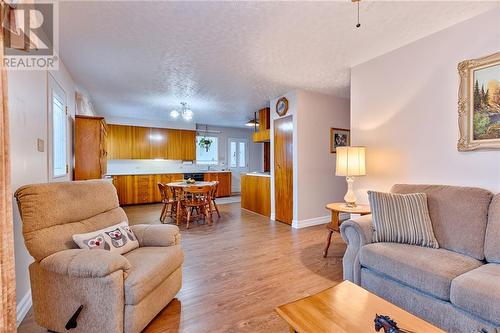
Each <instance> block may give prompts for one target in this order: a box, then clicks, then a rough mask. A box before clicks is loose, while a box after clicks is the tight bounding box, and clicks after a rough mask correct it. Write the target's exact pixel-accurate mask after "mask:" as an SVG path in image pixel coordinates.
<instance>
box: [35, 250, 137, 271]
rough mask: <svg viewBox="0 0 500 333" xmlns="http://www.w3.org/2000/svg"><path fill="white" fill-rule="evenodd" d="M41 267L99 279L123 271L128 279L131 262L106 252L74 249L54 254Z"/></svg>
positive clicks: (41, 263)
mask: <svg viewBox="0 0 500 333" xmlns="http://www.w3.org/2000/svg"><path fill="white" fill-rule="evenodd" d="M40 266H41V267H42V268H43V269H45V270H48V271H50V272H53V273H57V274H63V275H68V276H71V277H79V278H99V277H104V276H107V275H109V274H111V273H114V272H116V271H118V270H122V271H123V274H124V276H125V277H126V276H127V274H128V271H129V270H130V268H131V265H130V263H129V261H128V260H127V259H126V258H125V257H124V256H122V255H120V254H118V253H113V252H110V251H106V250H85V249H72V250H64V251H60V252H57V253H54V254H52V255H50V256H48V257H46V258H44V259H43V260H42V261H40Z"/></svg>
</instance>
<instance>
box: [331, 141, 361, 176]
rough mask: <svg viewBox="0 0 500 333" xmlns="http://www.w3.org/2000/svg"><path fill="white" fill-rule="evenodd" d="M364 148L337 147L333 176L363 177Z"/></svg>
mask: <svg viewBox="0 0 500 333" xmlns="http://www.w3.org/2000/svg"><path fill="white" fill-rule="evenodd" d="M365 151H366V148H365V147H337V163H336V168H335V175H337V176H346V177H351V176H364V175H366V166H365Z"/></svg>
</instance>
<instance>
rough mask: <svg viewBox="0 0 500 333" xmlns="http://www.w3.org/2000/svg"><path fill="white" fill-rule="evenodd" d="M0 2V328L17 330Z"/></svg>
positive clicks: (6, 7) (6, 102)
mask: <svg viewBox="0 0 500 333" xmlns="http://www.w3.org/2000/svg"><path fill="white" fill-rule="evenodd" d="M0 4H1V17H0V18H1V19H2V22H1V23H2V25H1V27H2V28H1V31H0V66H1V69H0V108H1V112H0V332H15V331H16V280H15V271H14V241H13V229H12V228H13V226H12V192H11V188H10V158H9V112H8V111H9V110H8V99H7V72H6V70H5V68H4V66H3V56H4V53H3V51H4V47H3V45H4V35H3V26H4V23H5V22H3V19H4V18H5V17H8V15H5V14H7V11H8V5H6V4H5V3H4V1H0Z"/></svg>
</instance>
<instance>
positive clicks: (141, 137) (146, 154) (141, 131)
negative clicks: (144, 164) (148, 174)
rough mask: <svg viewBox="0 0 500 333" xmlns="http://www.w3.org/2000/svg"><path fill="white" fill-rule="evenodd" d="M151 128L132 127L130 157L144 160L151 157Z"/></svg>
mask: <svg viewBox="0 0 500 333" xmlns="http://www.w3.org/2000/svg"><path fill="white" fill-rule="evenodd" d="M150 134H151V129H150V128H149V127H137V126H134V127H132V158H133V159H137V160H146V159H150V158H151V138H150Z"/></svg>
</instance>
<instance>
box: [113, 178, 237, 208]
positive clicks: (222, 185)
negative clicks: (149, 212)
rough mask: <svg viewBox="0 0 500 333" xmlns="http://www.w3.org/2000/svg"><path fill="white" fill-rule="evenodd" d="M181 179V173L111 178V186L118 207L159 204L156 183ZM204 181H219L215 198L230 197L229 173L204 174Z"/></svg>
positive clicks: (159, 198)
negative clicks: (113, 187)
mask: <svg viewBox="0 0 500 333" xmlns="http://www.w3.org/2000/svg"><path fill="white" fill-rule="evenodd" d="M183 178H184V175H183V174H182V173H170V174H155V175H124V176H113V185H115V187H116V191H117V192H118V200H119V201H120V205H137V204H149V203H155V202H161V193H160V190H159V189H158V183H170V182H175V181H178V180H179V179H183ZM204 180H205V181H216V180H217V181H219V188H218V190H217V198H220V197H229V196H231V172H210V173H205V174H204Z"/></svg>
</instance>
